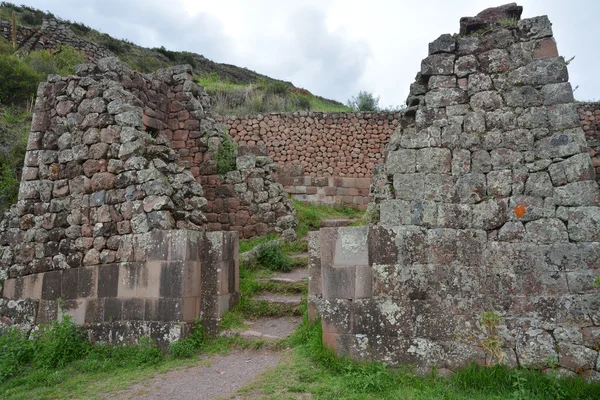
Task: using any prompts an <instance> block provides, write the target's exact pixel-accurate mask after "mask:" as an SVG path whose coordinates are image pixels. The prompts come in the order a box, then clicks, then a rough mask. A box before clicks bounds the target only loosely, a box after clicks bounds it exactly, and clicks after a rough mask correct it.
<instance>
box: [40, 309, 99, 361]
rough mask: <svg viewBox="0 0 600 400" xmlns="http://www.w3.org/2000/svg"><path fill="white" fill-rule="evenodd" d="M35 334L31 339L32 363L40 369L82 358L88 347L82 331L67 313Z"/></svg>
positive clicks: (88, 344)
mask: <svg viewBox="0 0 600 400" xmlns="http://www.w3.org/2000/svg"><path fill="white" fill-rule="evenodd" d="M36 336H37V338H36V340H34V341H33V363H34V364H35V366H36V367H37V368H41V369H52V368H62V367H64V366H65V365H67V364H68V363H70V362H72V361H74V360H78V359H80V358H82V357H83V356H84V355H85V354H86V353H87V352H88V351H89V349H90V343H89V342H88V341H87V340H86V339H85V337H84V336H83V332H82V331H81V329H80V328H79V327H77V326H76V325H75V324H74V323H73V321H71V317H69V316H68V315H65V316H64V317H63V320H62V321H61V322H58V321H52V322H51V323H50V324H49V325H46V326H42V327H41V328H40V331H39V333H38V334H37V335H36Z"/></svg>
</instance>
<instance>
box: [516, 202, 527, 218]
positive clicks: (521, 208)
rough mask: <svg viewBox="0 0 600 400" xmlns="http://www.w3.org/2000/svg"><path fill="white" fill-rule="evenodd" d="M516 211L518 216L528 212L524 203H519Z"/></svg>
mask: <svg viewBox="0 0 600 400" xmlns="http://www.w3.org/2000/svg"><path fill="white" fill-rule="evenodd" d="M514 212H515V215H516V216H517V218H522V217H523V216H524V215H525V214H527V208H526V207H525V206H524V205H523V204H519V205H518V206H516V207H515V208H514Z"/></svg>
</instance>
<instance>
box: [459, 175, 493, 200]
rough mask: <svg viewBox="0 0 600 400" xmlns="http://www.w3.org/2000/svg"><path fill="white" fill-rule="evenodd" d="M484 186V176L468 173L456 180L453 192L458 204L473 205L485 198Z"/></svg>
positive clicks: (485, 183) (485, 184)
mask: <svg viewBox="0 0 600 400" xmlns="http://www.w3.org/2000/svg"><path fill="white" fill-rule="evenodd" d="M486 186H487V182H486V176H485V175H484V174H479V173H469V174H465V175H462V176H460V177H459V178H458V180H457V182H456V187H455V189H454V190H455V192H456V195H457V197H458V199H459V202H460V203H467V204H474V203H479V202H480V201H482V200H483V199H484V198H485V196H486Z"/></svg>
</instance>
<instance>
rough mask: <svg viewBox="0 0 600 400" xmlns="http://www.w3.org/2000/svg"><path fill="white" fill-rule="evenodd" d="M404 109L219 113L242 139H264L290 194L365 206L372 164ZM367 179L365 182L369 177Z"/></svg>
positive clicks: (237, 138) (259, 141)
mask: <svg viewBox="0 0 600 400" xmlns="http://www.w3.org/2000/svg"><path fill="white" fill-rule="evenodd" d="M400 115H401V114H400V113H391V112H379V113H325V112H294V113H272V114H265V115H254V116H242V117H240V116H238V117H234V116H229V117H225V116H219V117H217V121H219V122H222V123H223V124H225V125H226V126H227V127H228V128H229V132H230V134H231V136H232V137H233V138H234V139H235V141H236V142H238V143H239V144H240V145H255V144H258V145H264V146H266V150H267V153H268V155H269V156H270V157H272V158H273V160H274V161H275V163H276V164H277V166H278V167H279V168H278V171H277V174H276V177H275V178H276V180H277V182H279V183H281V184H282V185H283V186H284V187H285V191H286V192H287V193H289V194H290V195H292V197H294V198H296V199H299V200H303V201H312V202H320V203H329V204H339V203H346V204H351V205H355V206H359V207H365V206H366V204H367V202H368V192H367V190H368V187H369V184H370V176H371V168H372V166H373V164H377V163H380V162H381V158H382V152H383V147H384V145H385V143H386V141H387V139H388V138H389V137H390V136H391V134H392V132H393V131H394V129H395V128H396V126H397V125H398V121H399V118H400ZM367 180H368V181H369V183H365V182H366V181H367Z"/></svg>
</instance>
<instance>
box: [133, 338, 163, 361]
mask: <svg viewBox="0 0 600 400" xmlns="http://www.w3.org/2000/svg"><path fill="white" fill-rule="evenodd" d="M164 357H165V355H164V353H163V352H162V350H161V349H160V347H158V345H157V344H156V341H154V340H152V339H150V338H149V337H142V338H140V340H139V342H138V345H137V347H136V351H135V353H134V360H135V364H136V365H154V364H158V363H159V362H161V361H162V360H163V359H164Z"/></svg>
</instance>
